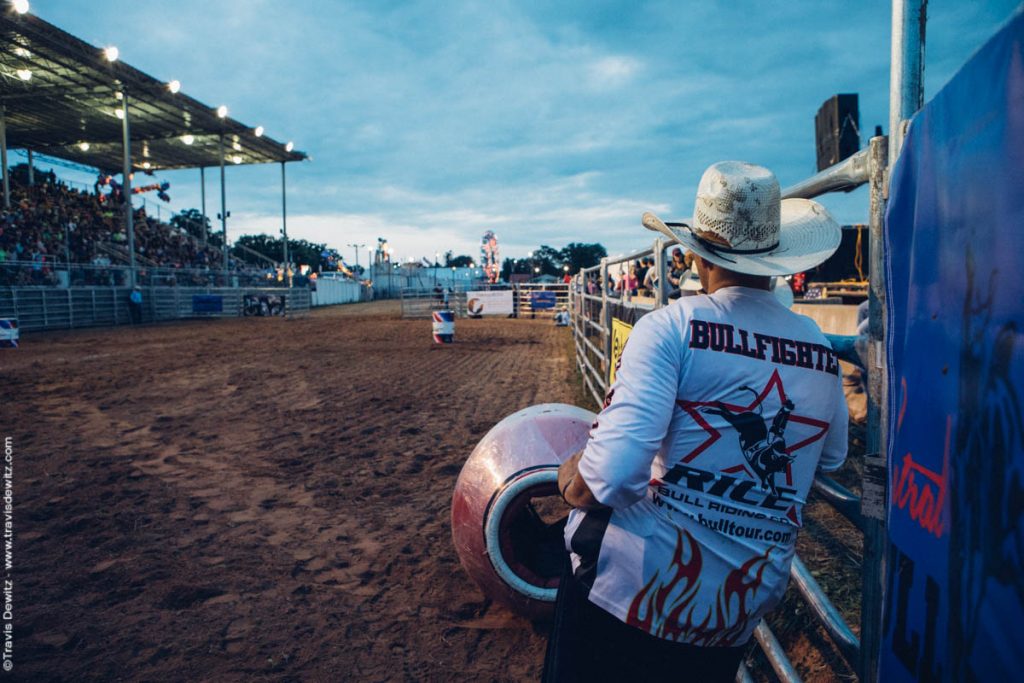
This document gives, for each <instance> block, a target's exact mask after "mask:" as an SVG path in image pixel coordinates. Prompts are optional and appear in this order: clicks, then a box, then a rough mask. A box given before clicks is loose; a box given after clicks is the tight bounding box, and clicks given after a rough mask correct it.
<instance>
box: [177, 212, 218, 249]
mask: <svg viewBox="0 0 1024 683" xmlns="http://www.w3.org/2000/svg"><path fill="white" fill-rule="evenodd" d="M170 223H171V225H172V226H173V227H175V228H178V229H179V230H184V231H185V232H187V233H188V234H190V235H192V236H193V237H195V238H196V239H197V240H199V241H202V239H203V226H204V225H205V226H206V234H207V235H208V239H207V241H208V242H209V243H210V244H212V245H213V246H215V247H219V246H220V245H221V235H220V233H219V232H215V231H214V230H213V228H212V226H211V224H210V218H209V216H204V215H203V212H202V211H200V210H199V209H185V210H184V211H180V212H178V213H176V214H175V215H173V216H171V221H170Z"/></svg>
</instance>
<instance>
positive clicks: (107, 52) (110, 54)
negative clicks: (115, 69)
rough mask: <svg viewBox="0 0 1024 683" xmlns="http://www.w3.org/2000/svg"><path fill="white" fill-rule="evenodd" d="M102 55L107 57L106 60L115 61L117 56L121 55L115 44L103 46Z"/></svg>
mask: <svg viewBox="0 0 1024 683" xmlns="http://www.w3.org/2000/svg"><path fill="white" fill-rule="evenodd" d="M103 56H104V57H106V58H107V61H108V62H116V61H117V58H118V57H120V56H121V51H120V50H118V49H117V46H116V45H111V46H109V47H105V48H103Z"/></svg>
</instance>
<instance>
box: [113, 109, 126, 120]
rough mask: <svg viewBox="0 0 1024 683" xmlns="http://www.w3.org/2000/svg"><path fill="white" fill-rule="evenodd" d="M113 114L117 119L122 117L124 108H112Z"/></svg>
mask: <svg viewBox="0 0 1024 683" xmlns="http://www.w3.org/2000/svg"><path fill="white" fill-rule="evenodd" d="M114 116H116V117H117V118H119V119H123V118H124V110H122V109H115V110H114Z"/></svg>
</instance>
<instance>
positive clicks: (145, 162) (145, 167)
mask: <svg viewBox="0 0 1024 683" xmlns="http://www.w3.org/2000/svg"><path fill="white" fill-rule="evenodd" d="M149 167H150V164H149V162H148V161H143V162H142V168H144V169H146V170H147V171H148V170H149Z"/></svg>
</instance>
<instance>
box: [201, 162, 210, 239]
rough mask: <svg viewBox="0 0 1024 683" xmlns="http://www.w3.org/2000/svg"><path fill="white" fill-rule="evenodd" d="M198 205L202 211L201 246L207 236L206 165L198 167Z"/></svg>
mask: <svg viewBox="0 0 1024 683" xmlns="http://www.w3.org/2000/svg"><path fill="white" fill-rule="evenodd" d="M199 206H200V209H201V210H202V212H203V246H204V247H205V246H206V240H207V239H208V238H209V236H208V235H207V234H206V167H205V166H200V167H199Z"/></svg>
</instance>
